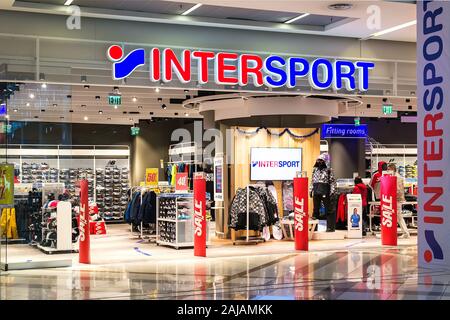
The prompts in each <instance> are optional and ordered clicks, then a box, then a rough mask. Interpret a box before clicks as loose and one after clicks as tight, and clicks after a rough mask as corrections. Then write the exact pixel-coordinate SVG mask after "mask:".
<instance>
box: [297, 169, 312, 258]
mask: <svg viewBox="0 0 450 320" xmlns="http://www.w3.org/2000/svg"><path fill="white" fill-rule="evenodd" d="M294 229H295V233H294V235H295V250H304V251H308V241H309V238H308V178H306V177H305V178H294Z"/></svg>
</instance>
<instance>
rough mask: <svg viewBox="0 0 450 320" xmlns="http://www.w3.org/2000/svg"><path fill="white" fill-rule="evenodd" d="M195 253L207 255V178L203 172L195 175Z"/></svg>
mask: <svg viewBox="0 0 450 320" xmlns="http://www.w3.org/2000/svg"><path fill="white" fill-rule="evenodd" d="M193 220H194V255H195V256H196V257H206V180H205V177H204V175H203V173H202V172H201V173H196V174H195V176H194V219H193Z"/></svg>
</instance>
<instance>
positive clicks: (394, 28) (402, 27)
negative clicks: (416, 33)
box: [365, 20, 417, 39]
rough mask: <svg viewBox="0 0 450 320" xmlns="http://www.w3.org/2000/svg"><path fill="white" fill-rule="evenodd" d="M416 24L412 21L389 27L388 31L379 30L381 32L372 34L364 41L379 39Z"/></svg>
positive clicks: (415, 21)
mask: <svg viewBox="0 0 450 320" xmlns="http://www.w3.org/2000/svg"><path fill="white" fill-rule="evenodd" d="M416 24H417V20H413V21H409V22H406V23H402V24H399V25H397V26H394V27H391V28H388V29H385V30H381V31H378V32H375V33H372V34H371V35H370V36H369V37H367V38H365V39H369V38H374V37H379V36H382V35H385V34H388V33H391V32H394V31H398V30H401V29H404V28H408V27H411V26H414V25H416Z"/></svg>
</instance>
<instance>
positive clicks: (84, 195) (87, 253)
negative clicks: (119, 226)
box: [79, 180, 91, 264]
mask: <svg viewBox="0 0 450 320" xmlns="http://www.w3.org/2000/svg"><path fill="white" fill-rule="evenodd" d="M88 190H89V187H88V182H87V180H81V181H80V223H79V229H80V240H79V242H80V252H79V261H80V263H86V264H89V263H91V244H90V241H91V237H90V234H91V230H90V225H89V196H88Z"/></svg>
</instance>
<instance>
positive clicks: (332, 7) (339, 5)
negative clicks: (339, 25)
mask: <svg viewBox="0 0 450 320" xmlns="http://www.w3.org/2000/svg"><path fill="white" fill-rule="evenodd" d="M351 8H353V5H352V4H351V3H334V4H330V5H329V6H328V9H330V10H349V9H351Z"/></svg>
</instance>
